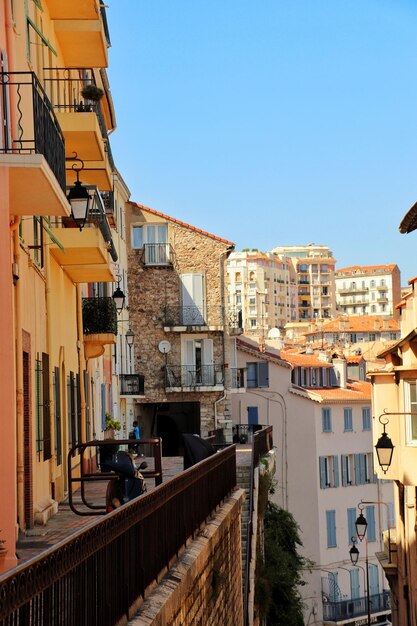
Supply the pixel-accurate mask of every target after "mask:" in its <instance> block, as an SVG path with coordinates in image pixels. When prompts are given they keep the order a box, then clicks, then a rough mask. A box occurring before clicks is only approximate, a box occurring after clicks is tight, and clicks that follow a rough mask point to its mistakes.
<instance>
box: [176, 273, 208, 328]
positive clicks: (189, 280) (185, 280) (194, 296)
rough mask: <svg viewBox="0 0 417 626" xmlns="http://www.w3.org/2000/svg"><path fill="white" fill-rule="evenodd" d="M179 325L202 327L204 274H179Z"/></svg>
mask: <svg viewBox="0 0 417 626" xmlns="http://www.w3.org/2000/svg"><path fill="white" fill-rule="evenodd" d="M180 279H181V324H182V325H184V326H202V325H203V324H204V323H205V321H204V317H205V316H204V309H205V302H204V274H198V273H194V274H191V273H189V274H181V277H180Z"/></svg>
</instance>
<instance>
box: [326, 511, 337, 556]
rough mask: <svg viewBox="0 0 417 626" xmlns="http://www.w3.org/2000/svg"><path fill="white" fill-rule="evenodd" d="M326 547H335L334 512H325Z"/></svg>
mask: <svg viewBox="0 0 417 626" xmlns="http://www.w3.org/2000/svg"><path fill="white" fill-rule="evenodd" d="M326 529H327V547H328V548H335V547H336V545H337V544H336V511H326Z"/></svg>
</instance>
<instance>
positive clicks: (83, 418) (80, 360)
mask: <svg viewBox="0 0 417 626" xmlns="http://www.w3.org/2000/svg"><path fill="white" fill-rule="evenodd" d="M76 296H77V350H78V375H79V378H80V404H81V407H80V408H81V441H82V442H85V441H87V428H86V411H85V387H84V367H83V365H84V362H85V357H84V341H83V338H84V332H83V309H82V300H81V285H80V284H77V286H76Z"/></svg>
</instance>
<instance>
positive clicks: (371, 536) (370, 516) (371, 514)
mask: <svg viewBox="0 0 417 626" xmlns="http://www.w3.org/2000/svg"><path fill="white" fill-rule="evenodd" d="M365 517H366V521H367V522H368V529H367V531H366V536H367V538H368V541H376V534H375V507H374V506H367V507H366V515H365Z"/></svg>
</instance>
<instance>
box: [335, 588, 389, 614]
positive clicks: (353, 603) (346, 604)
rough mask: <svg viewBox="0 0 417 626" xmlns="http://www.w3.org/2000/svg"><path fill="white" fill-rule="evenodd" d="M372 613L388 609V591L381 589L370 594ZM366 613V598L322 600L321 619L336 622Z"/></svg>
mask: <svg viewBox="0 0 417 626" xmlns="http://www.w3.org/2000/svg"><path fill="white" fill-rule="evenodd" d="M369 602H370V606H371V615H372V613H379V612H381V611H384V610H387V611H388V610H389V609H390V607H391V604H390V592H389V591H383V592H382V593H378V594H375V595H372V596H370V598H369ZM366 614H367V598H366V596H365V597H361V598H355V599H353V598H352V599H350V600H341V601H339V602H330V601H327V602H324V601H323V619H325V620H327V621H329V622H338V621H340V620H345V619H350V618H353V617H359V616H361V615H362V616H363V617H364V618H366Z"/></svg>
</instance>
